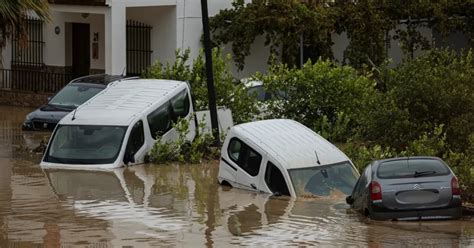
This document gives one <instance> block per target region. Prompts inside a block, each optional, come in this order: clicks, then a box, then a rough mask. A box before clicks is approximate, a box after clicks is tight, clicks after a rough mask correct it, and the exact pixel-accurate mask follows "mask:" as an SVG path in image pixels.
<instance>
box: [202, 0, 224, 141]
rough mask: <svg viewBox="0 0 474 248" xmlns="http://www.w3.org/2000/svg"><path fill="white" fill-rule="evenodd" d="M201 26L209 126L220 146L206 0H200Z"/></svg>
mask: <svg viewBox="0 0 474 248" xmlns="http://www.w3.org/2000/svg"><path fill="white" fill-rule="evenodd" d="M201 12H202V26H203V29H204V53H205V55H206V77H207V94H208V97H209V112H210V113H211V127H212V134H213V136H214V142H215V145H216V146H220V138H219V124H218V122H217V107H216V91H215V89H214V73H213V72H212V48H211V35H210V32H209V13H208V11H207V0H201Z"/></svg>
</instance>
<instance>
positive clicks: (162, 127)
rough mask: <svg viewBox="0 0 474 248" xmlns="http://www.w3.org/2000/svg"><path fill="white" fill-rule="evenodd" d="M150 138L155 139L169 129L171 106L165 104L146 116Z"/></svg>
mask: <svg viewBox="0 0 474 248" xmlns="http://www.w3.org/2000/svg"><path fill="white" fill-rule="evenodd" d="M147 119H148V125H149V127H150V132H151V136H152V137H153V138H154V139H157V138H158V137H159V136H161V135H163V134H165V133H166V132H167V131H168V130H170V129H171V106H170V103H169V102H168V103H166V104H164V105H163V106H161V107H159V108H158V109H156V110H155V111H153V112H152V113H151V114H149V115H148V116H147Z"/></svg>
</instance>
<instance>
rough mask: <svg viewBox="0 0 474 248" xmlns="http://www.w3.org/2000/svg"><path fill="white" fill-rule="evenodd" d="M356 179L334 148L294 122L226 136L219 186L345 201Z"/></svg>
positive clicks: (239, 129) (262, 124)
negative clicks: (341, 197) (334, 196)
mask: <svg viewBox="0 0 474 248" xmlns="http://www.w3.org/2000/svg"><path fill="white" fill-rule="evenodd" d="M358 177H359V173H358V172H357V170H356V168H355V167H354V165H353V164H352V162H351V161H350V159H349V158H348V157H347V156H346V155H345V154H344V153H343V152H342V151H340V150H339V149H338V148H337V147H336V146H334V145H333V144H331V143H330V142H328V141H327V140H325V139H324V138H322V137H321V136H319V135H318V134H316V133H315V132H313V131H312V130H311V129H309V128H307V127H305V126H304V125H302V124H300V123H298V122H296V121H293V120H284V119H277V120H264V121H257V122H251V123H245V124H240V125H237V126H234V127H232V128H231V129H230V130H229V132H228V133H227V137H226V139H225V141H224V144H223V146H222V151H221V161H220V164H219V175H218V180H219V183H221V184H229V185H231V186H233V187H236V188H242V189H248V190H253V191H260V192H266V193H273V194H276V195H288V196H292V197H300V196H303V197H305V196H316V197H319V196H321V197H325V196H333V195H334V194H340V195H341V196H342V195H349V194H350V193H351V192H352V189H353V187H354V185H355V183H356V181H357V179H358Z"/></svg>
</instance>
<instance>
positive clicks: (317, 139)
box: [231, 119, 349, 169]
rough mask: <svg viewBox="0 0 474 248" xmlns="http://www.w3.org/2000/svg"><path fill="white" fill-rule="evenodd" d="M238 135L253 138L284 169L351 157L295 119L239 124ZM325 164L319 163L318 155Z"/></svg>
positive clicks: (235, 129)
mask: <svg viewBox="0 0 474 248" xmlns="http://www.w3.org/2000/svg"><path fill="white" fill-rule="evenodd" d="M231 132H234V133H235V134H236V137H237V138H239V137H242V138H243V139H244V140H250V141H251V142H252V143H254V144H255V145H257V146H259V147H260V148H261V149H262V150H264V151H265V152H266V153H268V155H270V156H271V157H273V158H274V159H276V160H278V162H279V163H280V164H281V166H283V167H284V169H298V168H305V167H314V166H318V165H320V166H323V165H329V164H335V163H340V162H343V161H348V160H349V158H348V157H347V156H346V155H345V154H344V153H343V152H342V151H340V150H339V149H338V148H337V147H336V146H334V145H333V144H331V143H330V142H329V141H327V140H326V139H324V138H323V137H321V136H320V135H318V134H317V133H315V132H313V130H311V129H309V128H307V127H306V126H304V125H303V124H301V123H299V122H296V121H294V120H288V119H274V120H263V121H256V122H250V123H245V124H240V125H236V126H234V127H233V128H232V129H231ZM316 152H317V157H318V158H319V161H320V163H321V164H318V163H317V157H316Z"/></svg>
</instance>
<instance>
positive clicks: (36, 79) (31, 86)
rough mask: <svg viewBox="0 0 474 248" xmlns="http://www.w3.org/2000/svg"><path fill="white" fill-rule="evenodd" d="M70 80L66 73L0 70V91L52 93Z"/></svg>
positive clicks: (69, 75)
mask: <svg viewBox="0 0 474 248" xmlns="http://www.w3.org/2000/svg"><path fill="white" fill-rule="evenodd" d="M71 80H72V76H71V74H67V73H50V72H43V71H34V70H23V69H0V89H11V90H21V91H34V92H46V93H54V92H57V91H59V90H60V89H61V88H62V87H64V86H65V85H66V84H67V83H68V82H69V81H71Z"/></svg>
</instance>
